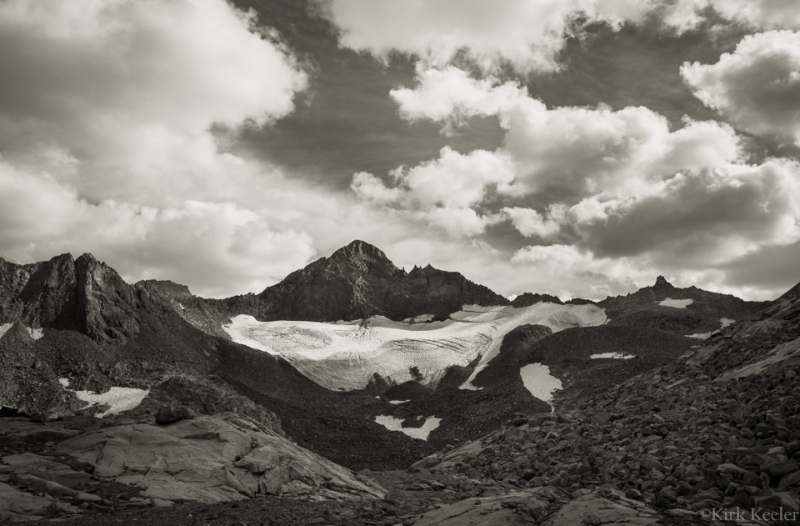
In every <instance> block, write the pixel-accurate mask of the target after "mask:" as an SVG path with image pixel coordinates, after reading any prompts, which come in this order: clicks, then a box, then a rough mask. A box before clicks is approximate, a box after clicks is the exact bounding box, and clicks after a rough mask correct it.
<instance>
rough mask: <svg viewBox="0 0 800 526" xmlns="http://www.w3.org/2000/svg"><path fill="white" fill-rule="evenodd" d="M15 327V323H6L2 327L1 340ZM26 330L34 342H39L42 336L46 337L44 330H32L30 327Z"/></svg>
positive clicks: (0, 326) (0, 328)
mask: <svg viewBox="0 0 800 526" xmlns="http://www.w3.org/2000/svg"><path fill="white" fill-rule="evenodd" d="M13 326H14V324H13V323H4V324H3V325H0V338H2V337H3V336H4V335H5V333H7V332H8V330H9V329H10V328H11V327H13ZM25 329H27V331H28V334H30V335H31V338H33V339H34V340H39V339H41V338H42V336H44V330H42V329H32V328H30V327H25Z"/></svg>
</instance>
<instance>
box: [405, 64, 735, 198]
mask: <svg viewBox="0 0 800 526" xmlns="http://www.w3.org/2000/svg"><path fill="white" fill-rule="evenodd" d="M391 96H392V97H393V98H394V99H395V101H396V102H397V103H398V105H399V107H400V113H401V115H402V116H404V117H405V118H407V119H412V120H413V119H423V118H424V119H430V120H434V121H440V122H445V123H451V124H452V123H458V122H459V121H460V120H463V119H464V118H466V117H471V116H476V115H483V116H486V115H497V116H498V118H499V120H500V125H501V127H503V128H504V129H506V130H507V133H506V136H505V141H504V145H503V147H502V148H501V149H500V150H498V151H497V152H496V154H497V155H502V156H505V157H510V158H511V159H513V160H514V163H515V167H516V172H515V177H514V179H513V183H512V184H509V185H507V186H506V187H504V188H501V189H500V190H501V191H502V192H505V193H506V194H516V195H529V194H533V193H537V192H544V191H548V190H554V189H557V190H558V191H559V192H560V193H561V194H565V195H567V196H571V197H572V199H577V198H579V197H582V196H587V195H593V194H595V193H597V192H598V191H601V190H603V191H608V190H622V189H627V190H629V191H634V190H635V188H636V187H637V186H643V185H647V184H649V182H650V181H658V180H662V179H664V178H666V177H671V176H672V175H674V174H675V173H676V172H678V171H691V172H700V171H702V170H705V169H708V168H711V167H714V166H718V165H720V164H722V163H726V162H732V161H735V160H737V159H738V158H739V157H740V155H741V152H740V149H739V140H738V138H737V137H736V134H735V133H734V131H733V129H731V128H730V127H728V126H726V125H722V124H719V123H716V122H692V121H688V122H687V123H686V125H685V126H684V127H683V128H681V129H679V130H676V131H672V130H671V129H670V125H669V122H668V121H667V119H666V118H664V117H663V116H661V115H659V114H657V113H655V112H653V111H652V110H649V109H647V108H644V107H629V108H624V109H622V110H618V111H613V110H611V109H610V108H608V107H605V106H602V105H601V106H599V107H597V108H575V107H560V108H547V106H545V105H544V104H543V103H542V102H540V101H538V100H536V99H533V98H531V97H530V96H529V94H528V91H527V89H526V88H525V87H522V86H519V85H517V84H515V83H512V82H506V83H502V84H501V83H499V82H498V81H497V80H496V79H494V78H492V77H487V78H483V79H475V78H472V77H470V76H469V75H468V74H467V73H466V72H465V71H463V70H460V69H458V68H455V67H452V66H451V67H448V68H446V69H444V70H425V71H421V72H420V74H419V76H418V85H417V86H416V87H415V88H401V89H396V90H393V91H392V92H391Z"/></svg>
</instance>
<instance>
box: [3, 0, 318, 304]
mask: <svg viewBox="0 0 800 526" xmlns="http://www.w3.org/2000/svg"><path fill="white" fill-rule="evenodd" d="M0 69H2V70H3V71H5V72H12V73H11V74H5V75H2V76H1V77H0V143H1V144H2V145H3V152H2V154H3V156H2V158H0V225H2V226H0V250H2V252H3V254H4V256H6V257H9V258H11V259H15V260H21V261H30V260H31V259H42V258H49V257H52V256H53V255H54V254H55V253H57V252H66V251H71V252H80V251H84V250H85V251H92V252H95V253H97V255H98V256H100V257H106V258H108V259H110V260H111V261H110V262H112V263H114V264H115V265H116V266H118V267H120V270H121V271H123V272H124V273H126V274H127V275H128V276H129V277H132V278H141V277H167V276H171V277H173V278H183V279H184V280H185V281H186V282H187V283H188V284H190V285H192V286H193V287H194V288H195V290H196V291H198V292H203V293H209V294H222V293H224V292H231V291H232V290H236V291H243V290H242V289H245V290H253V289H252V288H251V287H254V286H258V285H260V286H263V285H265V284H266V283H268V282H270V281H274V280H275V279H277V278H278V277H280V276H282V275H284V274H285V273H286V272H288V271H289V270H291V269H293V268H295V267H296V266H297V265H299V264H302V263H304V262H306V261H308V259H309V258H311V257H312V256H313V255H314V252H315V251H314V249H313V248H312V240H311V238H310V237H309V235H308V234H306V233H303V232H301V231H295V230H294V229H292V228H290V227H288V226H286V225H280V227H279V228H278V229H277V230H276V229H273V225H275V224H277V223H278V222H277V221H275V220H274V218H273V217H270V214H275V213H276V212H277V211H279V210H280V207H277V209H276V210H274V211H265V210H263V209H262V208H259V206H260V205H262V204H263V203H265V202H266V203H269V202H270V201H271V200H276V201H278V200H277V199H276V197H278V196H281V198H285V197H286V195H291V194H292V193H293V192H294V189H293V188H291V185H290V184H289V183H288V182H286V181H285V180H284V179H282V177H281V175H280V174H279V173H277V172H276V171H275V170H273V169H270V168H269V167H266V166H262V165H259V164H257V163H253V162H250V161H247V160H245V159H242V158H240V157H237V156H235V155H231V154H229V153H224V152H223V151H222V150H221V148H220V141H219V136H218V135H215V134H214V133H212V132H211V129H212V128H214V127H216V128H217V129H219V130H224V129H229V130H233V129H235V128H236V127H239V126H242V125H252V126H263V125H267V124H269V123H271V122H272V121H274V120H275V119H277V118H280V117H282V116H285V115H287V114H288V113H290V112H291V111H292V109H293V96H294V94H295V92H297V91H299V90H302V89H304V88H305V86H306V83H307V80H306V74H305V73H303V71H302V70H301V68H300V67H299V65H298V64H297V62H296V60H295V59H294V58H293V56H292V55H291V53H290V52H289V51H288V50H287V48H286V47H285V46H284V45H283V44H282V43H280V41H279V40H278V37H277V35H276V34H274V32H270V31H268V30H264V29H260V28H259V27H258V26H257V22H256V20H255V17H254V15H253V14H252V13H246V12H243V11H239V10H236V9H234V8H232V7H231V6H230V5H229V4H228V3H227V2H225V1H224V0H204V1H197V2H189V1H180V2H171V1H162V0H145V1H133V0H82V1H75V2H45V3H42V2H33V1H28V0H8V1H6V2H2V3H0ZM276 187H277V188H276ZM284 200H285V199H284ZM289 201H290V202H291V200H289ZM285 206H291V205H285ZM285 206H284V211H285Z"/></svg>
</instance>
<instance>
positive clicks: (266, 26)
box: [0, 0, 800, 300]
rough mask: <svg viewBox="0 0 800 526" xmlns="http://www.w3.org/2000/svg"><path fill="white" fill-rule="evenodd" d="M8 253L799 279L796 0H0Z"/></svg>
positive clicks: (546, 275) (200, 268) (244, 274)
mask: <svg viewBox="0 0 800 526" xmlns="http://www.w3.org/2000/svg"><path fill="white" fill-rule="evenodd" d="M0 71H2V72H3V73H2V75H0V257H3V258H4V259H6V260H9V261H12V262H16V263H29V262H33V261H41V260H46V259H50V258H51V257H54V256H56V255H58V254H61V253H65V252H71V253H73V254H74V255H79V254H81V253H84V252H91V253H93V254H94V255H95V256H96V257H98V258H99V259H101V260H104V261H106V262H107V263H108V264H109V265H111V266H112V267H114V268H115V269H117V270H118V271H119V272H120V273H121V274H122V276H123V277H124V278H125V279H126V280H128V281H129V282H135V281H137V280H140V279H169V280H172V281H175V282H178V283H183V284H186V285H188V286H189V287H190V289H191V290H192V292H194V293H195V294H199V295H203V296H211V297H225V296H230V295H234V294H241V293H246V292H259V291H261V290H263V289H264V288H265V287H267V286H269V285H271V284H274V283H276V282H278V281H280V280H281V279H282V278H283V277H285V276H286V275H287V274H288V273H290V272H292V271H293V270H296V269H298V268H300V267H302V266H304V265H306V264H308V263H309V262H311V261H313V260H315V259H317V258H319V257H324V256H328V255H330V254H331V253H332V252H333V251H335V250H336V249H337V248H339V247H341V246H344V245H346V244H347V243H349V242H350V241H352V240H354V239H361V240H364V241H367V242H370V243H372V244H374V245H376V246H378V247H379V248H381V249H382V250H383V251H384V252H386V254H387V256H389V258H390V259H392V260H393V261H394V262H395V263H396V264H397V265H398V266H401V267H404V268H406V269H408V270H410V269H411V268H412V267H413V266H414V265H420V266H424V265H427V264H432V265H433V266H435V267H437V268H441V269H445V270H452V271H458V272H461V273H462V274H464V275H465V276H467V277H468V278H469V279H471V280H473V281H475V282H478V283H481V284H484V285H486V286H488V287H490V288H492V289H494V290H495V291H497V292H499V293H501V294H504V295H512V294H521V293H523V292H539V293H549V294H555V295H558V296H560V297H562V298H564V299H566V298H571V297H588V298H593V299H600V298H603V297H605V296H607V295H617V294H626V293H629V292H632V291H634V290H636V289H638V288H639V287H642V286H646V285H651V284H652V283H653V282H654V281H655V278H656V276H658V275H664V276H666V277H667V278H668V279H669V280H670V281H672V282H673V283H674V284H675V285H677V286H684V287H686V286H698V287H701V288H704V289H707V290H714V291H719V292H726V293H732V294H736V295H738V296H740V297H743V298H746V299H754V300H763V299H773V298H775V297H777V296H779V295H780V294H781V293H783V292H784V291H786V290H788V289H789V288H790V287H792V286H793V285H795V284H796V283H797V282H798V281H800V264H798V263H797V262H798V261H800V2H798V0H492V1H488V0H235V1H233V2H227V1H225V0H71V1H70V2H41V1H37V0H0Z"/></svg>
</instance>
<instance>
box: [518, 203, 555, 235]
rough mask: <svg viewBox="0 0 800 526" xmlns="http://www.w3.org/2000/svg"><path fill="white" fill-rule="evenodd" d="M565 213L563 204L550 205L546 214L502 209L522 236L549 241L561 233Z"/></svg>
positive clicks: (531, 210)
mask: <svg viewBox="0 0 800 526" xmlns="http://www.w3.org/2000/svg"><path fill="white" fill-rule="evenodd" d="M567 211H568V208H567V206H566V205H564V204H563V203H554V204H551V205H550V206H549V207H548V210H547V213H546V214H540V213H539V212H537V211H536V210H534V209H532V208H520V207H506V208H503V212H504V213H505V214H507V215H508V217H509V219H510V220H511V223H512V224H513V225H514V228H516V229H517V230H518V231H519V232H520V233H521V234H522V235H523V236H525V237H538V238H540V239H549V238H551V237H553V236H554V235H556V234H558V233H559V232H560V231H561V226H562V222H563V221H564V219H565V218H566V215H567Z"/></svg>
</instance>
